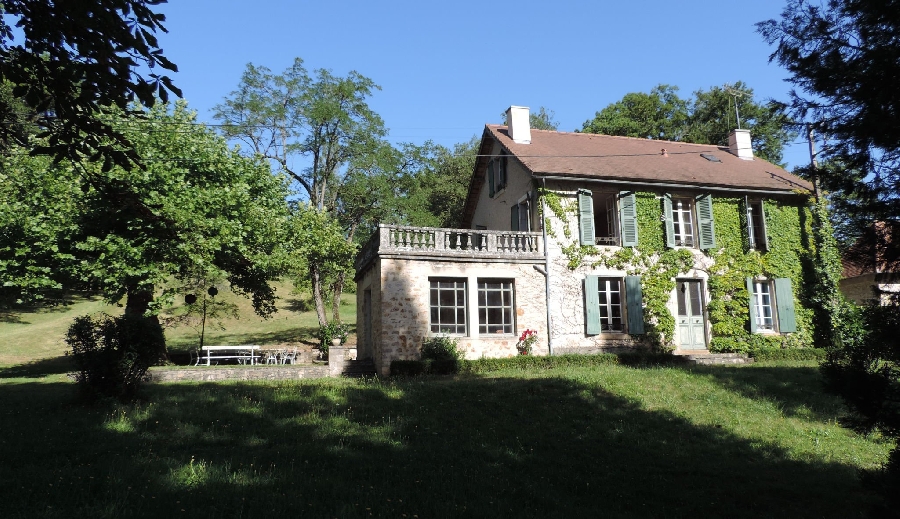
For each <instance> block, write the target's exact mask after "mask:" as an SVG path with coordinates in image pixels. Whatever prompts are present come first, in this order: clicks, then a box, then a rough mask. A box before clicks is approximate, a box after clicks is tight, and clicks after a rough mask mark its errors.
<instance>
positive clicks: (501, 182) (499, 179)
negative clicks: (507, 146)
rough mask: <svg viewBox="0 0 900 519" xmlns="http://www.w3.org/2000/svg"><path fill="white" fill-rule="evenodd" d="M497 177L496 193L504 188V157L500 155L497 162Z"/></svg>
mask: <svg viewBox="0 0 900 519" xmlns="http://www.w3.org/2000/svg"><path fill="white" fill-rule="evenodd" d="M498 166H499V167H498V168H497V169H498V170H499V175H498V176H497V191H499V190H501V189H503V188H505V187H506V155H501V156H500V160H499V161H498Z"/></svg>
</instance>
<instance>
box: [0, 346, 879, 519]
mask: <svg viewBox="0 0 900 519" xmlns="http://www.w3.org/2000/svg"><path fill="white" fill-rule="evenodd" d="M820 385H821V381H820V376H819V373H818V369H817V367H816V366H815V364H813V363H809V362H805V363H804V362H792V363H789V362H769V363H759V364H756V365H751V366H709V367H702V366H701V367H665V368H658V367H656V368H653V367H650V368H647V367H645V368H635V367H627V366H618V365H609V366H594V367H590V368H561V369H533V370H526V371H522V370H517V369H513V370H508V371H501V372H498V373H492V374H490V376H475V375H466V376H456V377H418V378H408V379H389V380H354V379H323V380H316V381H291V382H288V381H283V382H268V383H246V382H245V383H237V382H234V383H222V384H198V383H184V384H165V385H153V386H148V387H147V388H146V392H145V395H144V398H143V399H142V400H141V401H139V402H138V403H133V404H119V403H115V402H101V403H97V404H94V405H91V406H84V405H82V404H78V403H76V401H75V400H74V394H75V393H74V387H73V385H72V384H70V383H68V382H66V381H64V380H63V379H61V378H59V377H58V376H57V377H47V378H43V379H31V378H24V377H19V378H0V398H2V401H3V402H4V404H3V406H2V407H0V424H3V434H2V435H0V453H2V455H0V456H2V460H0V517H4V518H19V517H23V518H24V517H29V518H31V517H191V518H206V517H241V518H252V517H275V518H277V517H301V516H305V517H410V518H411V517H420V518H426V517H458V516H466V517H698V516H700V517H702V516H707V517H710V516H711V517H753V518H756V517H861V516H863V515H864V514H865V512H866V510H868V508H869V506H870V505H871V504H872V503H873V502H874V501H873V500H874V499H875V498H874V497H871V496H869V495H867V494H865V493H864V492H863V488H862V486H861V484H860V482H859V476H858V473H859V471H860V470H867V469H874V468H877V467H878V466H879V465H880V464H881V463H882V462H884V461H885V460H886V456H887V453H888V450H889V447H890V445H889V444H887V443H883V442H881V441H880V440H879V438H878V437H863V436H859V435H856V434H854V433H852V432H851V431H848V430H847V429H845V428H842V427H841V426H840V425H839V424H838V419H839V417H840V416H841V414H842V407H841V405H840V402H839V401H838V400H837V399H835V398H833V397H831V396H828V395H825V394H824V393H822V392H821V389H820Z"/></svg>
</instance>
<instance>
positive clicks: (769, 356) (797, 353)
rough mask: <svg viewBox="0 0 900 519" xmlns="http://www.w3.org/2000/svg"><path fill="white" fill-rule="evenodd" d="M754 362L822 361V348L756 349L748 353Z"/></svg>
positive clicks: (823, 355) (823, 357) (823, 351)
mask: <svg viewBox="0 0 900 519" xmlns="http://www.w3.org/2000/svg"><path fill="white" fill-rule="evenodd" d="M749 353H750V356H751V357H753V358H754V359H756V360H819V361H821V360H824V359H825V350H824V349H822V348H787V349H783V348H757V349H753V350H750V351H749Z"/></svg>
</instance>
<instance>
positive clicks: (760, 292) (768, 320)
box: [752, 279, 778, 332]
mask: <svg viewBox="0 0 900 519" xmlns="http://www.w3.org/2000/svg"><path fill="white" fill-rule="evenodd" d="M752 297H753V307H754V313H755V315H756V330H757V331H759V332H777V331H778V316H777V315H776V313H775V312H776V311H777V307H776V306H775V289H774V287H773V286H772V280H770V279H754V280H753V294H752ZM767 309H768V315H766V310H767Z"/></svg>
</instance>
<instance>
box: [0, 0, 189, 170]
mask: <svg viewBox="0 0 900 519" xmlns="http://www.w3.org/2000/svg"><path fill="white" fill-rule="evenodd" d="M165 1H166V0H92V1H90V2H79V1H54V2H48V1H46V0H4V1H3V2H2V3H0V14H2V16H0V82H8V83H9V84H10V85H12V90H11V93H10V94H11V95H10V96H0V121H2V124H0V143H10V142H15V143H18V144H20V145H22V146H27V147H28V149H29V151H30V152H31V153H32V154H51V155H53V156H55V158H56V159H57V160H62V159H68V160H71V161H78V160H80V159H81V158H83V157H89V158H91V159H101V158H102V159H103V160H104V161H105V162H106V164H107V168H108V167H110V166H111V165H112V164H114V163H115V164H118V165H120V166H122V167H126V168H129V167H131V166H132V164H133V163H135V162H139V160H140V156H139V154H138V153H137V152H135V150H134V149H133V146H132V145H131V144H130V143H129V139H128V137H127V135H126V134H125V133H123V132H121V131H119V130H118V129H117V128H116V127H115V126H113V125H112V124H110V123H109V120H108V119H107V118H105V117H103V116H102V112H103V111H104V110H106V107H108V106H115V107H118V109H119V110H120V116H121V114H124V113H128V112H127V109H128V106H129V105H130V104H131V103H133V102H136V101H139V102H140V103H142V104H144V105H145V106H152V105H153V104H154V102H155V101H156V98H157V96H158V97H159V98H160V99H162V100H164V101H165V100H166V99H167V97H168V93H169V92H173V93H175V94H176V95H179V96H180V95H181V92H180V91H179V90H178V89H177V88H176V87H175V86H174V85H173V84H172V82H171V80H170V78H169V77H168V76H166V75H162V74H159V73H157V71H159V70H161V69H162V70H164V71H165V70H168V71H173V72H174V71H176V70H177V68H176V66H175V64H173V63H172V62H171V61H169V60H168V59H167V58H166V57H165V56H164V55H163V54H162V49H161V48H160V46H159V42H158V40H157V38H156V34H157V32H159V31H161V32H165V31H166V29H165V27H164V26H163V22H164V21H165V17H164V16H163V15H162V14H160V13H156V12H154V11H153V7H154V6H157V5H159V4H162V3H165ZM14 28H15V29H14ZM17 38H18V39H17ZM140 70H149V72H147V73H141V72H138V71H140ZM23 110H24V112H25V113H23ZM130 115H139V114H130ZM23 118H27V119H30V120H32V121H33V122H34V123H35V124H37V125H38V127H40V129H41V130H42V132H43V133H42V134H41V136H42V138H43V139H42V140H41V141H40V142H37V143H29V140H28V138H29V135H30V132H29V131H27V128H25V127H23V126H22V125H20V124H14V123H15V122H16V121H20V120H21V119H23Z"/></svg>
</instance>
